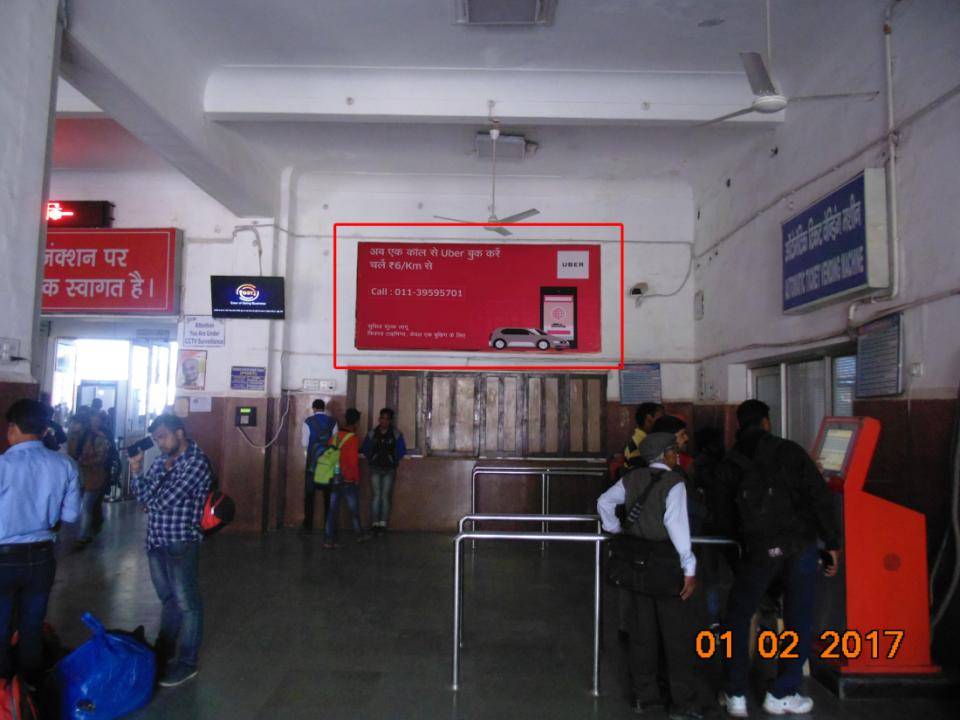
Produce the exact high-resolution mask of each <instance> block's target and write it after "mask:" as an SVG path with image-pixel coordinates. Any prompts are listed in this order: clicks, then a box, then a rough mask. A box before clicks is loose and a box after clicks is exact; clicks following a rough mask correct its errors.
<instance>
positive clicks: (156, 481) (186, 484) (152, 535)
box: [131, 440, 213, 550]
mask: <svg viewBox="0 0 960 720" xmlns="http://www.w3.org/2000/svg"><path fill="white" fill-rule="evenodd" d="M166 460H167V458H166V456H161V457H159V458H157V459H156V460H154V461H153V465H151V466H150V469H149V470H147V473H146V474H145V475H144V474H142V473H141V474H137V475H134V476H133V480H132V483H131V485H132V488H133V494H134V495H135V496H136V498H137V500H139V501H140V504H141V505H143V506H144V507H145V508H146V509H147V550H152V549H153V548H158V547H164V546H166V545H170V544H171V543H175V542H200V540H201V539H202V538H203V533H201V532H200V518H201V516H202V515H203V505H204V503H205V502H206V499H207V495H208V494H209V493H210V482H211V476H212V474H213V473H212V471H211V469H210V460H209V459H208V458H207V456H206V455H205V454H204V453H203V450H201V449H200V447H199V446H198V445H197V444H196V443H195V442H193V440H189V441H188V445H187V449H186V450H185V451H184V452H183V454H182V455H180V456H179V457H178V458H177V459H176V460H174V461H173V466H172V467H171V468H170V469H169V470H167V469H166V467H164V463H165V462H166Z"/></svg>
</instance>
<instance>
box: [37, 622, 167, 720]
mask: <svg viewBox="0 0 960 720" xmlns="http://www.w3.org/2000/svg"><path fill="white" fill-rule="evenodd" d="M83 622H84V624H86V626H87V627H89V628H90V629H91V630H92V631H93V637H92V638H90V639H89V640H87V641H86V642H85V643H84V644H83V645H81V646H80V647H78V648H77V649H76V650H74V651H73V652H72V653H70V654H69V655H67V657H65V658H64V659H63V660H61V661H60V662H59V663H57V670H56V672H57V685H58V687H59V689H60V717H61V718H62V720H113V718H119V717H122V716H124V715H126V714H127V713H130V712H133V711H134V710H138V709H139V708H142V707H143V706H144V705H146V704H147V703H148V702H150V697H151V696H152V695H153V682H154V678H155V676H156V672H157V667H156V658H155V657H154V654H153V651H152V650H151V649H150V648H148V647H147V646H146V645H143V644H142V643H139V642H137V641H136V640H134V639H133V638H130V637H124V636H123V635H117V634H114V633H108V632H107V631H106V630H105V629H104V627H103V625H101V624H100V621H99V620H97V619H96V618H95V617H93V615H91V614H90V613H84V614H83Z"/></svg>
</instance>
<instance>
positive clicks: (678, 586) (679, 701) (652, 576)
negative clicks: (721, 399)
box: [597, 433, 702, 720]
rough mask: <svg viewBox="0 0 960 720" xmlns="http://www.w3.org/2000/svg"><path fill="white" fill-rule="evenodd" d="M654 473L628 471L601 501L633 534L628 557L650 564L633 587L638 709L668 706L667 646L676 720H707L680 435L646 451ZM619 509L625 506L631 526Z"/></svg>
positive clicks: (604, 514) (611, 518)
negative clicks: (699, 679) (663, 686)
mask: <svg viewBox="0 0 960 720" xmlns="http://www.w3.org/2000/svg"><path fill="white" fill-rule="evenodd" d="M639 454H640V456H641V457H642V458H643V460H644V461H646V463H647V465H648V466H647V467H644V468H638V469H636V470H632V471H631V472H629V473H627V474H626V475H625V476H624V477H623V478H622V479H621V480H619V481H618V482H617V483H616V484H615V485H613V486H612V487H611V488H610V489H609V490H607V491H606V492H605V493H604V494H603V495H601V496H600V498H599V499H598V500H597V510H598V511H599V513H600V517H601V519H602V520H603V529H604V530H606V531H607V532H610V533H614V534H618V535H619V534H622V535H624V536H626V537H625V538H624V539H623V540H622V541H621V542H622V544H623V546H624V548H625V550H626V552H627V554H631V553H636V557H637V558H640V557H643V558H644V559H645V564H644V567H645V568H648V569H646V570H644V571H643V572H642V577H640V576H637V577H634V580H635V584H634V587H632V588H631V589H632V590H633V592H632V603H631V611H632V613H633V620H634V624H633V632H631V634H630V654H629V661H630V676H631V680H632V683H633V692H634V698H635V699H634V702H635V707H634V709H635V711H636V712H637V713H639V714H643V713H645V712H647V711H650V710H652V709H653V708H655V707H658V706H661V705H663V704H664V702H663V699H662V698H661V697H660V689H659V687H658V685H657V668H658V666H659V664H660V663H659V660H660V658H659V646H660V644H661V640H662V645H663V649H664V653H665V655H666V666H667V670H668V673H667V679H668V684H669V687H670V701H671V702H670V706H671V707H670V718H671V720H688V719H689V720H694V719H696V718H700V717H702V716H701V714H700V712H699V709H698V707H697V692H696V689H695V679H694V656H693V653H694V636H695V635H696V624H697V616H696V611H695V609H694V608H693V607H692V604H691V603H688V602H687V600H689V598H690V597H691V596H692V595H693V592H694V589H695V588H696V584H697V581H696V570H697V560H696V558H695V557H694V555H693V549H692V546H691V541H690V524H689V520H688V518H687V494H686V488H685V486H684V482H683V476H681V475H680V474H679V473H677V472H674V471H673V470H671V468H672V467H674V466H675V465H676V463H677V445H676V437H675V436H674V434H673V433H653V434H651V435H648V436H647V437H646V438H645V439H644V440H643V442H641V443H640V445H639ZM617 505H623V506H624V512H625V519H624V521H623V523H621V522H620V520H619V519H618V518H617V515H616V507H617Z"/></svg>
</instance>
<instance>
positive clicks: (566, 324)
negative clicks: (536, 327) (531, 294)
mask: <svg viewBox="0 0 960 720" xmlns="http://www.w3.org/2000/svg"><path fill="white" fill-rule="evenodd" d="M540 329H541V330H543V331H544V332H546V333H550V334H551V335H556V336H558V337H561V338H563V339H564V340H567V341H568V342H569V343H570V347H571V348H575V347H576V346H577V288H575V287H541V288H540Z"/></svg>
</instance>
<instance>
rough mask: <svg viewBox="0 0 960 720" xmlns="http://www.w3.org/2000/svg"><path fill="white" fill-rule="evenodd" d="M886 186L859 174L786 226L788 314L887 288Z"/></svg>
mask: <svg viewBox="0 0 960 720" xmlns="http://www.w3.org/2000/svg"><path fill="white" fill-rule="evenodd" d="M882 181H883V176H882V171H875V170H868V171H865V172H863V173H860V174H859V175H857V176H856V177H855V178H853V179H852V180H850V181H849V182H848V183H846V184H845V185H843V186H842V187H840V188H838V189H836V190H834V191H833V192H831V193H830V194H829V195H827V196H826V197H824V198H822V199H820V200H818V201H817V202H816V203H814V204H813V205H811V206H810V207H808V208H807V209H805V210H803V211H802V212H800V213H798V214H797V215H795V216H793V217H792V218H790V219H789V220H787V221H786V222H785V223H783V224H782V225H781V235H782V240H783V310H784V312H786V311H790V310H798V309H801V308H808V307H810V306H812V305H820V304H822V303H824V302H827V301H830V300H835V299H837V298H839V297H845V296H848V295H851V294H853V293H856V292H858V291H861V290H869V289H872V288H879V287H885V286H886V283H887V275H888V273H887V258H886V253H887V250H886V221H885V220H886V215H885V207H884V205H885V198H884V194H883V190H884V188H883V184H882Z"/></svg>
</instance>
